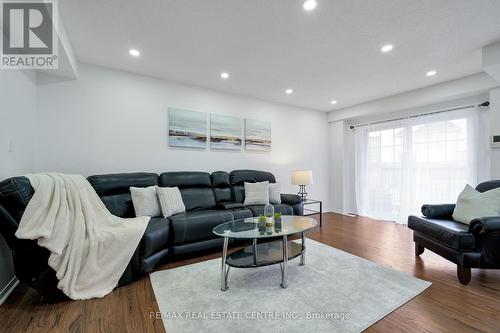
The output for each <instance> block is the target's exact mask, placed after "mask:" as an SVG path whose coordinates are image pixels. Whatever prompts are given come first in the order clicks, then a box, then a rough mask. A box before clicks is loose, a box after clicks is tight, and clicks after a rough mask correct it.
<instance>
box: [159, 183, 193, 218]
mask: <svg viewBox="0 0 500 333" xmlns="http://www.w3.org/2000/svg"><path fill="white" fill-rule="evenodd" d="M156 193H157V194H158V199H159V201H160V207H161V212H162V213H163V217H170V216H172V215H175V214H179V213H184V212H185V211H186V206H185V205H184V201H182V195H181V191H179V188H178V187H157V188H156Z"/></svg>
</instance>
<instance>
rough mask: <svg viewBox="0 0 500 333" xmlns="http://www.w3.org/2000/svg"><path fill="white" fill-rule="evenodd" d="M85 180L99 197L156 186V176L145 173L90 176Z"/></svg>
mask: <svg viewBox="0 0 500 333" xmlns="http://www.w3.org/2000/svg"><path fill="white" fill-rule="evenodd" d="M87 180H88V181H89V183H90V185H92V187H93V188H94V190H95V191H96V192H97V194H98V195H99V196H100V197H102V196H104V195H113V194H120V193H130V187H132V186H134V187H148V186H154V185H158V175H157V174H156V173H145V172H136V173H117V174H108V175H97V176H90V177H88V178H87Z"/></svg>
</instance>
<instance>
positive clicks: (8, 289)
mask: <svg viewBox="0 0 500 333" xmlns="http://www.w3.org/2000/svg"><path fill="white" fill-rule="evenodd" d="M18 284H19V280H18V279H17V278H16V277H15V276H14V277H13V278H12V280H10V281H9V283H7V285H6V286H5V288H3V290H2V291H0V305H2V304H3V303H4V302H5V301H6V300H7V297H9V295H10V293H12V292H13V291H14V289H16V287H17V285H18Z"/></svg>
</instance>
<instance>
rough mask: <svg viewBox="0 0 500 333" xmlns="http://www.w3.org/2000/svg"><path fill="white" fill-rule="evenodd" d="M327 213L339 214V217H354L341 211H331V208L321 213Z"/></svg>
mask: <svg viewBox="0 0 500 333" xmlns="http://www.w3.org/2000/svg"><path fill="white" fill-rule="evenodd" d="M327 212H330V213H335V214H340V215H345V216H349V217H355V216H356V215H355V214H352V213H346V212H344V211H341V210H337V209H332V208H328V209H325V210H324V211H323V213H327Z"/></svg>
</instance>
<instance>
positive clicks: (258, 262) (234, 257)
mask: <svg viewBox="0 0 500 333" xmlns="http://www.w3.org/2000/svg"><path fill="white" fill-rule="evenodd" d="M255 247H256V251H255V253H254V246H253V245H250V246H246V247H244V248H242V249H240V250H238V251H235V252H233V253H231V254H230V255H229V256H228V257H227V259H226V263H227V264H228V265H229V266H231V267H235V268H252V267H262V266H269V265H274V264H279V263H282V262H283V242H282V241H273V242H268V243H262V244H257V245H256V246H255ZM303 251H305V248H302V244H300V243H296V242H288V260H290V259H293V258H296V257H298V256H300V255H301V254H302V253H303Z"/></svg>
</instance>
